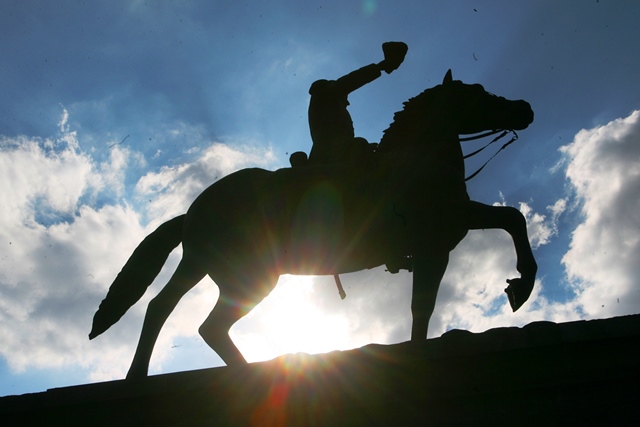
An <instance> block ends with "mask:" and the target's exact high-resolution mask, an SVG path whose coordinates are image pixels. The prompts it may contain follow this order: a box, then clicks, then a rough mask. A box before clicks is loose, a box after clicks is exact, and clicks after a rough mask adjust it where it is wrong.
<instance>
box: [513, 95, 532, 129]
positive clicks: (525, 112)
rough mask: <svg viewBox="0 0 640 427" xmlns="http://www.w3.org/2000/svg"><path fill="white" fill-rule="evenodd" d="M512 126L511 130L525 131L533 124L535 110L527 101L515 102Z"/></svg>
mask: <svg viewBox="0 0 640 427" xmlns="http://www.w3.org/2000/svg"><path fill="white" fill-rule="evenodd" d="M512 115H513V117H512V120H510V121H511V123H512V124H511V126H509V127H508V128H509V129H513V130H523V129H526V128H527V127H528V126H529V125H530V124H531V123H533V110H532V109H531V105H530V104H529V103H528V102H527V101H523V100H519V101H513V111H512Z"/></svg>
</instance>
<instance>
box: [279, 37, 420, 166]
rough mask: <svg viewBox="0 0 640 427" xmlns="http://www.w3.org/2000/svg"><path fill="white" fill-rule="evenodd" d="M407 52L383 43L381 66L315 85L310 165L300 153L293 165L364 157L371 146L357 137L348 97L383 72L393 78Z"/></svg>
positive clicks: (394, 44)
mask: <svg viewBox="0 0 640 427" xmlns="http://www.w3.org/2000/svg"><path fill="white" fill-rule="evenodd" d="M407 50H408V47H407V45H406V44H405V43H402V42H387V43H383V44H382V51H383V53H384V59H383V60H382V61H381V62H379V63H377V64H370V65H367V66H365V67H362V68H360V69H357V70H355V71H352V72H351V73H349V74H347V75H345V76H342V77H340V78H339V79H338V80H317V81H315V82H314V83H313V84H312V85H311V88H310V89H309V94H310V95H311V101H310V102H309V130H310V131H311V140H312V141H313V146H312V148H311V153H310V155H309V159H308V161H307V156H306V154H305V153H304V152H296V153H293V154H292V155H291V157H290V162H291V165H292V166H294V167H295V166H301V165H304V164H310V165H318V164H326V163H334V162H348V161H353V160H354V159H357V157H358V154H360V153H364V152H365V151H366V147H367V144H368V143H367V141H366V140H365V139H364V138H356V137H355V131H354V129H353V121H352V120H351V115H350V114H349V111H348V110H347V106H349V101H348V96H349V94H350V93H351V92H353V91H355V90H356V89H359V88H361V87H362V86H364V85H366V84H367V83H370V82H372V81H374V80H375V79H377V78H378V77H380V76H381V75H382V71H384V72H386V73H387V74H391V73H392V72H393V71H394V70H396V69H397V68H398V67H399V66H400V64H402V61H404V57H405V55H406V53H407Z"/></svg>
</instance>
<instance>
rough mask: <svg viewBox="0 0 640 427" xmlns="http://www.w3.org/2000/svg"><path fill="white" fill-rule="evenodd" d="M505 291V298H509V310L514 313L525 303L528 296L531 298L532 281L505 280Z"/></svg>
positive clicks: (519, 279)
mask: <svg viewBox="0 0 640 427" xmlns="http://www.w3.org/2000/svg"><path fill="white" fill-rule="evenodd" d="M507 283H508V284H509V286H507V289H505V290H504V291H505V292H506V293H507V297H508V298H509V305H511V309H512V310H513V311H514V312H516V311H518V309H519V308H520V307H522V304H524V303H525V302H527V300H528V299H529V296H531V292H532V291H533V284H534V281H533V280H524V279H522V278H516V279H507Z"/></svg>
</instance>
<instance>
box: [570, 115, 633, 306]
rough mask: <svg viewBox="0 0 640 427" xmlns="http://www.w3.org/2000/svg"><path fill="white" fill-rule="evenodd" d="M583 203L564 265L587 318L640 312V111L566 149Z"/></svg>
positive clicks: (591, 132) (586, 133)
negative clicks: (580, 217)
mask: <svg viewBox="0 0 640 427" xmlns="http://www.w3.org/2000/svg"><path fill="white" fill-rule="evenodd" d="M561 151H562V152H563V153H564V155H565V156H566V157H567V158H568V159H569V160H568V166H567V172H566V173H567V178H568V180H569V182H570V183H571V185H572V186H573V188H574V190H575V193H576V196H577V198H578V199H579V201H580V202H581V214H582V219H581V223H580V224H579V225H578V226H577V228H576V229H575V231H574V232H573V234H572V236H571V245H570V250H569V251H568V252H567V253H566V254H565V256H564V258H563V259H562V262H563V264H564V265H565V267H566V270H567V275H568V277H569V279H570V281H571V283H572V284H573V285H574V286H575V290H576V292H577V294H578V296H577V301H578V302H579V303H580V307H581V309H582V310H583V312H584V314H585V315H586V316H587V317H610V316H614V315H621V314H629V313H637V312H638V311H639V309H640V287H639V286H638V277H640V274H639V273H640V267H639V265H640V263H639V262H638V260H640V216H639V214H638V212H640V111H634V112H633V113H632V114H631V115H629V116H628V117H626V118H621V119H617V120H614V121H612V122H610V123H608V124H606V125H604V126H600V127H596V128H593V129H589V130H582V131H580V132H579V133H578V134H577V135H576V137H575V139H574V141H573V142H572V143H571V144H569V145H566V146H564V147H562V148H561Z"/></svg>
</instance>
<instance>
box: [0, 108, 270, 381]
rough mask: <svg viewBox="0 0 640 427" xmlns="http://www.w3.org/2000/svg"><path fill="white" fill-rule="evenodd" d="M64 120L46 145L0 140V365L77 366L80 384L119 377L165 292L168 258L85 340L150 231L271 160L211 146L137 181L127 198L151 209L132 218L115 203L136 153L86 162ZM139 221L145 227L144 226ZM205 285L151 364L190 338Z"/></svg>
mask: <svg viewBox="0 0 640 427" xmlns="http://www.w3.org/2000/svg"><path fill="white" fill-rule="evenodd" d="M68 122H69V115H68V112H67V111H66V110H64V111H63V114H62V117H61V119H60V122H59V123H58V126H59V129H60V131H61V133H60V135H58V136H57V137H55V138H51V139H38V138H29V137H24V136H21V137H13V138H8V137H0V199H2V200H3V203H4V204H3V209H2V210H0V342H2V344H3V345H2V347H0V356H1V357H3V358H4V359H5V360H6V362H7V364H8V365H9V367H10V368H11V369H12V370H13V371H15V372H23V371H24V370H26V369H29V368H42V369H62V368H70V367H75V368H77V367H81V368H83V369H85V370H86V371H87V372H89V375H90V378H91V380H100V379H102V380H104V379H111V378H118V377H122V376H123V375H124V372H126V369H127V367H128V365H129V363H130V361H131V357H132V354H133V349H134V346H135V344H136V342H137V338H138V336H139V333H140V326H141V322H142V316H143V315H144V311H145V309H146V302H148V300H149V299H150V298H152V296H153V293H154V292H155V291H157V288H158V285H160V284H161V285H164V283H166V280H167V279H168V275H169V274H170V272H171V268H175V266H176V263H177V259H178V256H177V255H179V254H174V255H173V256H172V257H171V258H170V260H169V262H168V263H167V264H168V265H167V267H168V268H166V269H165V270H163V272H162V273H161V277H159V278H158V280H157V282H158V285H152V289H151V292H149V293H148V295H145V297H144V298H143V300H142V301H141V302H140V303H139V304H137V305H136V306H134V307H133V308H132V309H131V310H130V311H129V312H128V313H127V314H126V315H125V316H124V318H123V319H122V320H121V322H119V323H118V324H117V325H115V326H114V327H113V328H111V329H110V330H109V332H108V333H106V334H103V335H102V336H101V337H100V338H99V340H95V341H92V342H89V340H88V338H87V334H88V332H89V330H90V328H91V321H92V317H93V314H94V313H95V311H96V309H97V307H98V304H99V302H100V301H101V300H102V299H103V298H104V296H105V295H106V292H107V289H108V286H109V284H110V283H111V282H112V281H113V279H114V278H115V276H116V274H117V273H118V271H119V270H120V269H121V268H122V266H123V265H124V263H125V261H126V259H127V257H128V256H129V255H130V254H131V253H132V251H133V249H134V248H135V247H136V246H137V245H138V244H139V242H140V241H141V240H142V239H143V237H144V236H145V234H147V233H148V232H149V231H151V229H152V227H155V226H157V223H158V222H159V221H162V220H164V219H166V216H167V215H173V214H177V213H182V212H184V211H185V210H186V208H187V207H188V205H189V203H190V202H191V200H192V198H193V197H195V195H197V194H198V193H199V192H200V191H202V190H203V189H204V187H206V186H207V185H208V184H210V183H211V182H213V181H214V180H215V179H217V178H221V177H222V176H223V175H226V174H228V173H229V172H232V171H233V170H235V169H238V168H240V167H245V166H249V165H255V164H261V165H266V164H268V163H269V162H271V161H272V160H273V155H272V154H271V153H270V152H269V151H266V150H262V151H260V150H255V149H248V148H245V147H241V148H235V149H232V148H229V147H228V146H225V145H222V144H213V145H212V146H210V147H207V148H204V149H203V150H202V153H201V154H202V155H201V156H200V157H199V158H198V159H197V160H196V161H195V162H193V163H191V164H186V165H178V166H176V167H174V168H165V169H162V170H161V171H159V172H156V173H148V174H147V175H146V176H144V177H142V178H141V179H140V181H139V183H138V186H137V190H138V194H137V196H138V197H145V198H151V199H152V202H151V203H149V204H148V205H141V206H142V207H141V208H140V209H139V210H138V211H136V210H135V209H134V206H138V204H136V203H133V202H134V200H131V201H130V202H127V200H126V197H127V196H129V195H127V194H125V193H124V190H125V186H124V179H125V175H126V173H127V171H128V170H131V169H132V168H131V166H132V165H133V164H135V165H136V166H139V165H144V159H143V158H142V156H141V155H140V154H139V153H136V152H133V151H131V150H130V149H128V148H126V147H120V146H118V145H116V146H114V147H112V148H111V149H110V153H109V157H108V158H107V159H106V160H105V161H104V162H101V163H97V162H95V161H94V159H93V158H92V156H91V155H89V154H88V153H85V152H83V151H82V150H81V149H80V147H81V145H82V144H81V143H80V141H79V136H78V134H77V133H76V132H72V131H70V129H69V125H68ZM134 169H135V168H134ZM123 197H124V198H123ZM156 215H160V217H157V216H156ZM145 217H148V218H152V219H153V221H152V223H151V224H148V225H144V224H145V223H146V221H144V220H141V218H143V219H144V218H145ZM209 282H210V281H209ZM211 287H212V283H211V282H210V283H209V285H208V286H204V287H202V289H199V290H196V291H195V292H193V293H192V294H190V295H189V296H188V297H187V298H185V303H186V302H189V303H192V304H191V305H190V306H189V307H187V308H188V310H187V311H185V308H180V309H178V310H176V315H175V316H173V318H172V319H171V320H170V322H168V324H167V328H166V331H165V332H164V333H163V335H162V336H161V339H160V341H159V343H160V346H161V347H160V348H161V351H159V352H157V354H156V355H154V366H155V367H157V366H159V365H160V364H161V363H162V361H163V360H166V359H167V352H166V348H167V347H168V346H167V345H166V343H167V342H171V341H172V340H173V339H175V337H177V336H190V335H195V334H197V325H196V327H195V328H193V329H192V330H191V329H189V331H187V328H186V327H185V325H186V324H188V323H187V321H186V319H187V318H188V317H191V316H192V315H193V314H194V313H195V314H197V313H200V317H201V318H202V319H203V318H204V316H206V314H208V310H210V309H211V307H212V305H213V304H212V302H213V301H214V300H215V298H214V297H215V292H213V293H212V292H211V289H212V288H211ZM185 307H186V306H185ZM197 317H198V316H196V318H197ZM202 319H201V320H202ZM191 321H192V320H189V322H191ZM163 343H164V344H165V345H164V347H163V346H162V344H163Z"/></svg>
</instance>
